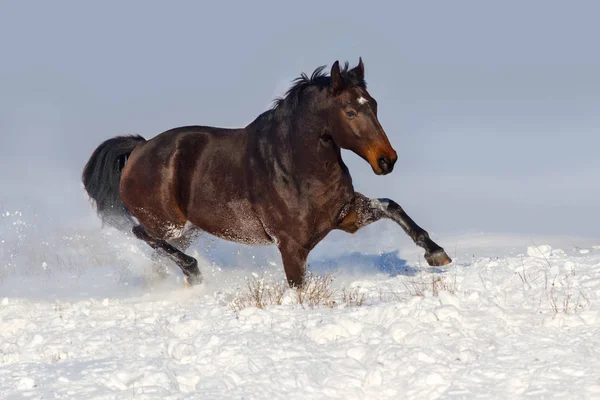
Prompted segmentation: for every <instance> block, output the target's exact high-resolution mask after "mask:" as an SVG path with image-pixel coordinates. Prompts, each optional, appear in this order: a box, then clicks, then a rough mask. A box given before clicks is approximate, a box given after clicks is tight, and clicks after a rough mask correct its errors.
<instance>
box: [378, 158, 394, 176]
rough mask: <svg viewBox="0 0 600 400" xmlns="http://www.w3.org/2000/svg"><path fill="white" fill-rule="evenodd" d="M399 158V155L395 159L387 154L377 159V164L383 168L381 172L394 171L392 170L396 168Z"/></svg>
mask: <svg viewBox="0 0 600 400" xmlns="http://www.w3.org/2000/svg"><path fill="white" fill-rule="evenodd" d="M397 159H398V158H397V157H395V158H394V159H390V158H387V157H385V156H384V157H379V158H378V159H377V165H378V166H379V168H380V169H381V173H382V174H384V175H385V174H389V173H390V172H392V170H393V169H394V164H395V163H396V160H397Z"/></svg>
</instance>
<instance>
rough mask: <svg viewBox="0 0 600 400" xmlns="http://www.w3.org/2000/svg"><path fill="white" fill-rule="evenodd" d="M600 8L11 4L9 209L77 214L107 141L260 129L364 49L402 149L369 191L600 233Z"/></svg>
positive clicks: (1, 156) (3, 75)
mask: <svg viewBox="0 0 600 400" xmlns="http://www.w3.org/2000/svg"><path fill="white" fill-rule="evenodd" d="M598 15H600V5H599V3H595V2H584V1H581V2H554V1H528V2H519V1H503V2H495V3H491V2H475V1H472V2H465V1H453V2H401V1H398V2H391V1H390V2H365V1H360V2H358V1H351V0H349V1H345V2H343V3H339V2H311V1H305V2H296V3H291V2H282V1H278V2H267V1H257V2H228V1H222V2H191V1H189V2H184V1H180V2H169V3H167V2H141V1H137V2H136V1H130V2H116V1H104V2H96V3H90V2H85V3H84V2H75V1H72V2H65V1H53V2H37V3H32V2H9V1H2V2H0V52H1V54H2V56H1V57H0V182H1V185H2V189H1V190H0V209H6V210H12V209H19V208H23V207H30V208H32V209H35V210H37V212H40V213H47V214H49V215H52V216H54V217H55V219H58V220H59V221H60V222H61V223H65V224H66V223H69V221H76V220H78V219H81V218H87V216H88V215H89V214H90V212H91V209H90V207H89V204H88V203H87V201H86V199H85V198H84V196H83V194H82V192H81V187H80V182H79V175H80V172H81V169H82V167H83V164H84V163H85V161H86V160H87V158H88V157H89V155H90V153H91V152H92V151H93V149H94V148H95V147H96V146H97V145H98V144H99V143H100V142H101V141H103V140H105V139H106V138H109V137H112V136H115V135H117V134H122V133H134V132H135V133H140V134H142V135H144V136H145V137H146V138H150V137H152V136H155V135H156V134H158V133H160V132H162V131H164V130H167V129H170V128H173V127H176V126H182V125H190V124H198V125H214V126H227V127H237V126H244V125H246V124H247V123H249V122H250V121H252V120H253V119H254V118H255V117H256V116H257V115H258V114H260V113H261V112H262V111H264V110H265V109H266V108H267V107H269V106H270V104H271V101H272V99H273V98H274V97H276V96H278V95H280V94H282V92H284V91H285V90H286V89H287V87H288V85H289V82H290V81H291V80H292V79H293V78H295V77H296V76H298V75H299V73H300V72H302V71H305V72H309V73H310V72H312V70H313V69H314V68H316V67H317V66H319V65H323V64H327V65H328V66H330V65H331V64H332V63H333V62H334V61H335V60H340V61H345V60H349V61H350V62H351V63H352V64H355V63H356V62H357V61H358V57H359V56H362V57H363V60H364V62H365V66H366V78H367V81H368V84H369V91H370V93H371V95H373V96H374V97H375V98H376V99H377V101H378V103H379V116H380V121H381V123H382V125H383V127H384V129H385V130H386V132H387V134H388V136H389V138H390V140H391V142H392V144H393V146H394V147H395V149H396V150H397V152H398V155H399V160H398V163H397V164H396V169H395V170H394V172H393V173H392V174H391V175H388V176H384V177H378V176H375V175H373V173H372V171H371V168H370V167H369V166H368V164H366V163H365V162H364V161H363V160H361V159H359V158H358V157H357V156H355V155H353V154H351V153H349V152H345V153H344V158H345V160H346V162H347V163H348V165H349V167H350V171H351V173H352V175H353V177H354V181H355V186H356V188H357V189H358V190H359V191H361V192H363V193H364V194H366V195H368V196H381V197H383V196H385V197H390V198H393V199H396V200H397V201H398V202H399V203H400V204H401V205H403V206H404V208H405V209H406V210H407V212H408V213H409V214H410V215H411V216H413V218H414V219H415V220H416V221H417V222H418V223H420V224H421V225H423V226H424V227H425V228H427V229H428V230H430V231H432V232H445V233H450V232H454V233H459V232H468V231H486V232H515V233H517V232H518V233H545V234H569V235H587V236H599V235H600V224H599V223H598V222H599V217H598V214H599V213H598V211H599V204H600V202H599V200H598V199H599V198H600V188H599V186H600V185H599V184H598V183H599V181H600V179H599V178H600V157H599V156H598V152H599V149H600V75H599V71H600V53H599V52H598V43H597V41H598V38H599V37H600V25H599V24H598V23H597V16H598Z"/></svg>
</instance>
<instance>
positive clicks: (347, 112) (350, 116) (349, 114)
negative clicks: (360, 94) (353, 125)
mask: <svg viewBox="0 0 600 400" xmlns="http://www.w3.org/2000/svg"><path fill="white" fill-rule="evenodd" d="M346 116H348V118H354V117H356V112H354V111H346Z"/></svg>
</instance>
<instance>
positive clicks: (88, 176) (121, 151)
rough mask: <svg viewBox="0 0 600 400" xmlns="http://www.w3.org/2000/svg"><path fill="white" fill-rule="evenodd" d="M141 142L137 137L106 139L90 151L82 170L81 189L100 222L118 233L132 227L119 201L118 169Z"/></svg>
mask: <svg viewBox="0 0 600 400" xmlns="http://www.w3.org/2000/svg"><path fill="white" fill-rule="evenodd" d="M145 141H146V139H144V138H143V137H141V136H139V135H131V136H117V137H114V138H112V139H108V140H107V141H105V142H104V143H102V144H101V145H100V146H98V148H96V150H94V152H93V153H92V155H91V157H90V159H89V160H88V162H87V164H86V165H85V168H84V169H83V174H82V177H81V178H82V181H83V186H84V187H85V190H86V191H87V193H88V195H89V196H90V198H91V199H92V200H93V201H94V202H95V203H96V212H97V213H98V216H99V217H100V218H101V219H102V222H103V223H105V224H107V225H110V226H113V227H115V228H117V229H120V230H124V231H129V230H131V227H132V226H133V225H134V221H133V217H132V216H131V214H130V213H129V211H128V210H127V208H125V205H124V204H123V201H122V200H121V194H120V190H119V186H120V181H121V170H122V169H123V167H124V166H125V162H126V161H127V158H128V157H129V155H130V154H131V152H132V151H133V149H134V148H135V146H137V145H138V144H140V143H142V142H145Z"/></svg>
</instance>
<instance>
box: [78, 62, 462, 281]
mask: <svg viewBox="0 0 600 400" xmlns="http://www.w3.org/2000/svg"><path fill="white" fill-rule="evenodd" d="M341 149H348V150H351V151H353V152H354V153H356V154H358V155H359V156H360V157H362V158H363V159H365V160H366V161H367V162H368V163H369V164H370V165H371V168H372V169H373V172H374V173H375V174H377V175H382V174H389V173H390V172H392V169H393V168H394V163H395V162H396V159H397V155H396V151H394V149H393V148H392V146H391V144H390V142H389V140H388V138H387V136H386V134H385V132H384V130H383V128H382V127H381V125H380V124H379V120H378V119H377V102H376V101H375V99H374V98H373V97H372V96H371V95H370V94H369V92H367V87H366V83H365V80H364V64H363V62H362V59H360V61H359V64H358V65H357V66H356V67H354V68H352V69H349V67H348V63H346V65H345V67H344V68H340V66H339V63H338V62H337V61H336V62H335V63H334V64H333V66H332V68H331V72H330V74H329V75H327V74H325V73H324V67H320V68H317V69H316V70H315V72H314V73H313V74H312V76H310V77H308V76H307V75H305V74H302V75H301V76H300V77H299V78H297V79H296V80H295V81H294V82H293V85H292V87H291V88H290V89H289V90H288V92H287V93H286V95H285V97H284V98H281V99H278V100H277V101H276V102H275V104H274V106H273V108H272V109H271V110H268V111H266V112H264V113H263V114H261V115H259V116H258V117H257V118H256V119H255V120H254V121H253V122H252V123H250V124H249V125H248V126H247V127H245V128H243V129H225V128H215V127H209V126H189V127H180V128H175V129H172V130H169V131H166V132H164V133H162V134H160V135H158V136H156V137H154V138H153V139H151V140H148V141H146V140H145V139H143V138H142V137H140V136H119V137H114V138H112V139H109V140H107V141H105V142H104V143H102V144H101V145H100V146H99V147H98V148H97V149H96V150H95V151H94V152H93V154H92V155H91V157H90V159H89V161H88V162H87V164H86V166H85V168H84V171H83V177H82V178H83V183H84V186H85V189H86V191H87V192H88V194H89V196H90V198H91V199H92V200H93V201H94V202H95V205H96V210H97V212H98V214H99V216H100V217H101V218H102V220H103V221H104V223H106V224H109V225H112V226H115V227H117V228H121V229H131V230H132V231H133V233H134V234H135V236H136V237H138V238H139V239H141V240H143V241H145V242H146V243H148V244H149V245H150V246H151V247H152V248H154V249H155V250H156V251H158V252H159V253H160V254H162V255H163V256H166V257H169V258H170V259H172V260H173V261H175V263H176V264H177V265H178V266H179V267H180V268H181V270H182V271H183V273H184V275H185V278H186V281H187V283H189V284H197V283H200V282H201V281H202V275H201V272H200V270H199V268H198V263H197V261H196V259H194V258H193V257H190V256H188V255H186V254H185V253H183V250H185V249H186V248H187V246H188V245H189V242H190V240H191V239H192V238H193V237H194V235H195V234H197V232H199V231H200V230H201V231H205V232H208V233H210V234H212V235H215V236H217V237H220V238H223V239H227V240H231V241H236V242H241V243H246V244H253V245H268V244H274V245H276V246H277V247H278V248H279V251H280V253H281V257H282V260H283V266H284V269H285V274H286V277H287V280H288V282H289V284H290V286H292V287H293V286H302V284H303V282H304V277H305V272H306V260H307V257H308V254H309V252H310V251H311V250H312V249H313V248H314V247H315V246H316V245H317V243H319V241H321V240H322V239H323V238H324V237H325V236H326V235H327V234H328V233H329V232H331V231H332V230H333V229H340V230H343V231H346V232H350V233H354V232H356V231H357V230H358V229H360V228H361V227H363V226H365V225H368V224H370V223H373V222H375V221H377V220H379V219H381V218H389V219H391V220H393V221H395V222H397V223H398V224H399V225H400V226H401V227H402V229H403V230H404V231H405V232H406V233H407V234H408V235H409V236H410V237H411V238H412V240H413V241H414V242H415V243H416V244H417V245H418V246H420V247H422V248H423V249H425V259H426V260H427V262H428V263H429V265H432V266H441V265H446V264H449V263H450V262H451V261H452V260H451V259H450V257H448V255H447V254H446V252H445V251H444V250H443V249H442V248H441V247H440V246H438V245H437V244H436V243H435V242H433V241H432V240H431V239H430V238H429V235H428V233H427V232H426V231H425V230H423V229H422V228H421V227H419V226H418V225H417V224H416V223H415V222H414V221H413V220H412V219H411V218H410V217H409V216H408V215H407V214H406V213H405V212H404V210H403V209H402V207H400V206H399V205H398V204H397V203H395V202H394V201H392V200H390V199H369V198H367V197H365V196H363V195H362V194H360V193H357V192H355V191H354V188H353V186H352V178H351V177H350V173H349V171H348V168H347V167H346V165H345V164H344V162H343V161H342V156H341Z"/></svg>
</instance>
